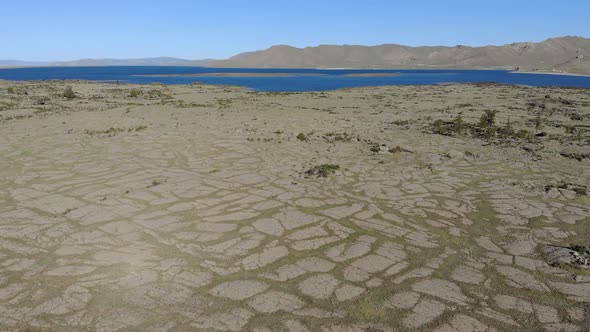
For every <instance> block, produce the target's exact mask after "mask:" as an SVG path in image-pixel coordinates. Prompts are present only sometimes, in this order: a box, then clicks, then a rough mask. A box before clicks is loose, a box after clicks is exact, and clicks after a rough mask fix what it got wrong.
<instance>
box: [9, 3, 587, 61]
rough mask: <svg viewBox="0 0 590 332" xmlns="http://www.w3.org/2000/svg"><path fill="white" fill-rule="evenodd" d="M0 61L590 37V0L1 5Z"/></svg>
mask: <svg viewBox="0 0 590 332" xmlns="http://www.w3.org/2000/svg"><path fill="white" fill-rule="evenodd" d="M0 2H1V3H0V31H1V40H2V44H3V45H2V47H1V48H0V59H21V60H72V59H79V58H103V57H111V58H133V57H155V56H174V57H181V58H187V59H202V58H225V57H229V56H231V55H234V54H236V53H239V52H244V51H251V50H258V49H265V48H267V47H269V46H271V45H275V44H289V45H294V46H298V47H303V46H314V45H318V44H363V45H376V44H384V43H398V44H406V45H457V44H464V45H473V46H477V45H488V44H504V43H509V42H514V41H541V40H544V39H545V38H548V37H556V36H562V35H578V36H582V37H586V38H590V0H570V1H568V0H551V1H548V0H528V1H522V0H511V1H505V0H494V1H484V0H482V1H479V0H470V1H464V0H422V1H420V0H413V1H394V0H389V1H387V0H382V1H381V0H378V1H371V0H365V1H361V0H355V1H348V0H339V1H336V0H308V1H303V0H288V1H286V0H260V1H257V0H243V1H232V0H219V1H218V0H207V1H197V0H193V1H190V0H159V1H155V0H154V1H151V0H141V1H139V0H118V1H115V0H101V1H98V0H97V1H92V0H75V1H71V0H53V1H49V0H37V1H35V0H18V1H16V0H14V1H9V0H0Z"/></svg>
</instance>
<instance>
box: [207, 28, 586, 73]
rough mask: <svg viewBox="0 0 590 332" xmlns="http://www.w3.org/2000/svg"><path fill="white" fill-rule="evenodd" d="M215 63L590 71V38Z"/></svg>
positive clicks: (303, 52)
mask: <svg viewBox="0 0 590 332" xmlns="http://www.w3.org/2000/svg"><path fill="white" fill-rule="evenodd" d="M209 65H210V66H213V67H246V68H278V67H282V68H504V69H515V68H519V69H520V70H527V71H534V70H540V71H563V72H574V73H584V74H590V39H586V38H581V37H560V38H552V39H547V40H545V41H543V42H540V43H530V42H524V43H513V44H508V45H502V46H483V47H469V46H463V45H457V46H454V47H448V46H432V47H431V46H423V47H410V46H403V45H395V44H386V45H378V46H358V45H320V46H316V47H306V48H296V47H292V46H286V45H279V46H273V47H271V48H269V49H267V50H263V51H256V52H247V53H241V54H238V55H236V56H233V57H231V58H229V59H227V60H220V61H212V62H211V63H210V64H209Z"/></svg>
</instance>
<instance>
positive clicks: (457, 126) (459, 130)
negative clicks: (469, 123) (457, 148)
mask: <svg viewBox="0 0 590 332" xmlns="http://www.w3.org/2000/svg"><path fill="white" fill-rule="evenodd" d="M453 129H454V130H455V133H456V134H457V135H459V136H460V135H462V134H463V129H465V122H464V121H463V112H459V114H457V117H455V119H454V120H453Z"/></svg>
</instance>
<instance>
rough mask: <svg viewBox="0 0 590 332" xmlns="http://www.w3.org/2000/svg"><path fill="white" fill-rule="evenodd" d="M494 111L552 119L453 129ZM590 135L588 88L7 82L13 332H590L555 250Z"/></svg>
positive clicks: (579, 215)
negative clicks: (553, 260)
mask: <svg viewBox="0 0 590 332" xmlns="http://www.w3.org/2000/svg"><path fill="white" fill-rule="evenodd" d="M66 85H71V86H72V87H73V90H74V91H75V92H76V96H75V98H70V99H67V98H63V97H62V96H61V91H63V90H64V89H65V87H66ZM490 109H493V110H496V111H497V112H498V113H497V120H496V121H497V123H498V126H501V125H503V124H504V123H506V122H507V121H510V123H511V124H512V125H513V126H514V127H515V128H516V129H525V130H528V131H530V132H531V133H532V134H531V135H529V136H527V138H526V139H522V137H519V138H517V137H512V138H508V139H506V138H504V139H500V138H498V137H496V136H494V137H492V138H490V137H487V138H486V137H474V136H471V135H469V134H460V135H440V132H436V130H434V131H433V126H432V124H433V123H434V122H435V121H436V120H438V119H440V120H443V121H446V122H445V123H447V122H449V121H452V120H453V119H454V118H456V116H457V115H458V114H459V112H462V116H463V117H464V121H465V123H467V124H475V123H478V122H479V121H480V116H481V115H482V114H483V113H484V112H485V111H486V110H490ZM538 119H542V121H543V123H542V124H540V123H538V122H539V120H538ZM588 128H590V90H583V89H559V88H530V87H516V86H502V85H444V86H400V87H378V88H361V89H349V90H339V91H334V92H315V93H311V92H310V93H263V92H250V91H247V90H245V89H241V88H235V87H217V86H206V85H192V86H162V85H149V86H133V85H115V84H99V83H90V82H67V83H65V82H57V81H56V82H26V83H15V82H6V81H4V82H1V81H0V330H2V331H80V330H91V331H193V330H203V331H261V332H262V331H425V330H428V331H431V330H432V331H589V330H590V318H589V316H590V270H588V269H587V267H584V266H579V265H575V264H571V265H568V264H549V263H548V261H547V257H546V256H547V255H546V248H547V247H548V246H558V247H559V246H566V247H567V246H570V245H572V244H578V245H590V240H589V239H590V199H589V197H588V193H587V192H586V189H587V188H588V186H589V185H590V167H589V166H590V161H589V156H590V149H589V138H588V137H589V135H590V133H589V132H588V130H589V129H588ZM300 134H303V135H300ZM318 165H332V166H334V167H331V168H330V169H329V172H328V171H327V172H326V174H316V173H306V171H307V170H309V169H310V168H312V167H314V166H318ZM310 174H311V175H310ZM322 175H325V177H324V176H322Z"/></svg>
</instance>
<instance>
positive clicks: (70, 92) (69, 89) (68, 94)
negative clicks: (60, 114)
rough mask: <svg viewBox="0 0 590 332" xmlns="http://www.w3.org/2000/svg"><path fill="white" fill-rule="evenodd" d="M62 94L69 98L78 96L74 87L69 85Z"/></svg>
mask: <svg viewBox="0 0 590 332" xmlns="http://www.w3.org/2000/svg"><path fill="white" fill-rule="evenodd" d="M61 95H62V97H64V98H68V99H74V98H76V93H75V92H74V90H73V89H72V87H71V86H69V85H68V86H67V87H66V89H65V90H64V92H63V93H62V94H61Z"/></svg>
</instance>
